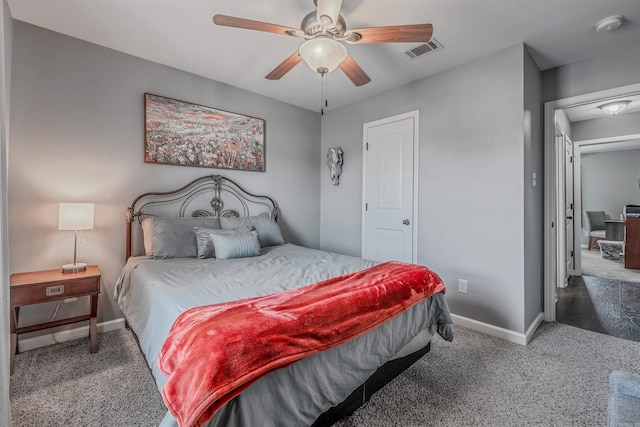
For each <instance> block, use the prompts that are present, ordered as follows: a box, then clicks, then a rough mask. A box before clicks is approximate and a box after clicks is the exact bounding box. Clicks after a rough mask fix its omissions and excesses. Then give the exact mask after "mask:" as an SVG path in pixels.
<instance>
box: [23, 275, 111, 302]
mask: <svg viewBox="0 0 640 427" xmlns="http://www.w3.org/2000/svg"><path fill="white" fill-rule="evenodd" d="M95 292H100V280H99V279H96V278H95V277H85V278H81V279H75V280H64V281H55V282H49V283H38V284H34V285H23V286H20V287H14V288H11V305H23V304H26V303H28V304H35V303H38V302H46V301H53V300H58V299H60V298H73V297H78V296H83V295H89V294H92V293H95Z"/></svg>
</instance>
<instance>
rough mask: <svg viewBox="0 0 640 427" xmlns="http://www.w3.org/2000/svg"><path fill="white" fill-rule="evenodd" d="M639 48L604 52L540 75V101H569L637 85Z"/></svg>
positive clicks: (639, 64)
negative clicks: (576, 97) (581, 96)
mask: <svg viewBox="0 0 640 427" xmlns="http://www.w3.org/2000/svg"><path fill="white" fill-rule="evenodd" d="M638 70H640V44H638V43H633V44H630V45H629V46H628V48H627V49H626V50H619V51H616V52H605V53H603V54H601V55H597V56H596V57H594V58H590V59H585V60H583V61H577V62H574V63H572V64H567V65H563V66H562V67H556V68H552V69H550V70H546V71H544V72H543V73H542V82H543V101H544V102H547V101H553V100H556V99H562V98H569V97H572V96H577V95H583V94H587V93H591V92H597V91H601V90H605V89H612V88H616V87H621V86H627V85H631V84H635V83H638V82H640V77H639V76H638Z"/></svg>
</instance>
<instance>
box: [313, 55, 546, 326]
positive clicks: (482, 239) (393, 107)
mask: <svg viewBox="0 0 640 427" xmlns="http://www.w3.org/2000/svg"><path fill="white" fill-rule="evenodd" d="M524 61H525V60H524V47H523V46H522V45H519V46H515V47H512V48H509V49H506V50H502V51H500V52H498V53H495V54H493V55H489V56H487V57H484V58H481V59H479V60H476V61H473V62H470V63H467V64H464V65H461V66H458V67H456V68H453V69H450V70H447V71H445V72H442V73H439V74H436V75H434V76H431V77H428V78H425V79H422V80H418V81H416V82H413V83H411V84H408V85H405V86H402V87H400V88H397V89H393V90H391V91H388V92H386V93H384V94H381V95H379V96H375V97H372V98H370V99H367V100H366V101H363V102H359V103H356V104H353V105H350V106H346V107H343V108H340V109H336V110H333V111H329V112H328V113H325V116H324V118H323V121H322V152H323V153H324V152H326V150H327V149H328V148H329V147H331V146H335V145H341V146H342V148H343V149H344V152H345V158H344V167H343V174H342V177H341V178H340V185H339V186H338V187H334V186H333V185H331V183H330V182H329V179H328V178H327V176H326V171H324V173H323V177H322V214H321V218H322V226H321V247H322V248H323V249H326V250H332V251H337V252H341V253H346V254H350V255H355V256H358V255H360V253H361V247H360V246H361V227H362V217H361V215H362V214H361V200H362V191H361V190H362V126H363V124H364V123H367V122H370V121H374V120H378V119H381V118H384V117H390V116H393V115H396V114H400V113H404V112H407V111H412V110H419V111H420V129H419V133H420V157H419V213H418V230H419V232H418V263H420V264H424V265H427V266H430V267H431V268H433V269H434V270H435V271H436V272H438V274H440V275H441V277H442V278H443V280H444V281H445V284H446V285H447V286H448V287H449V289H448V291H447V301H448V302H449V305H450V307H451V310H452V312H453V313H455V314H458V315H462V316H465V317H468V318H471V319H475V320H478V321H481V322H486V323H489V324H493V325H496V326H499V327H503V328H506V329H509V330H512V331H517V332H524V331H525V329H526V327H525V326H526V325H525V317H524V313H525V305H524V299H525V290H524V274H525V270H524V261H525V259H524V256H525V254H524V246H525V243H527V244H529V242H525V241H524V239H525V226H524V222H525V220H524V218H525V215H524V208H525V195H524V192H523V187H524V186H525V183H524V176H525V173H526V174H529V171H530V170H531V169H532V168H537V167H539V165H538V162H539V161H540V159H538V156H539V155H540V149H539V148H536V149H533V148H532V147H529V148H530V151H529V153H528V154H527V155H526V157H527V168H526V172H525V141H524V131H523V121H524V117H523V110H524V94H523V92H524V87H523V79H524ZM527 68H528V70H529V71H528V73H529V72H530V71H531V64H528V65H527ZM535 86H536V85H535V84H532V86H530V88H529V89H528V90H532V91H535ZM528 102H530V103H532V104H534V103H535V96H533V95H531V96H529V97H528ZM530 110H531V111H532V112H533V114H535V110H536V108H531V109H530ZM531 117H532V119H534V118H535V116H534V115H532V116H531ZM536 126H537V127H541V126H542V125H541V123H533V127H536ZM538 132H539V130H538ZM530 137H531V138H532V139H531V140H532V141H533V139H537V138H538V136H536V135H535V133H532V134H531V135H530ZM536 144H537V142H536ZM541 175H542V170H540V171H539V173H538V176H541ZM537 188H538V190H536V192H537V191H542V186H539V187H537ZM539 197H540V196H539V195H537V193H536V195H534V193H533V192H531V193H530V194H528V196H527V198H529V199H530V200H529V202H527V203H528V204H534V205H535V204H537V203H538V202H537V200H538V199H539ZM539 209H540V212H539V214H538V215H539V216H540V217H541V216H542V206H539ZM536 216H537V215H533V216H531V217H528V218H530V219H531V224H529V225H528V226H527V227H528V228H527V229H528V231H527V233H531V232H533V231H534V230H536V229H537V228H538V227H539V226H540V225H539V221H540V219H537V218H535V217H536ZM533 238H534V239H536V238H537V239H539V240H540V241H542V233H541V232H540V233H539V234H538V236H537V237H533ZM534 245H535V246H538V247H539V245H541V242H540V243H534ZM537 251H538V249H537V248H534V249H532V252H537ZM541 256H542V254H541V253H540V254H539V255H538V256H537V257H536V259H534V261H533V263H534V265H536V266H537V265H538V264H539V263H540V259H541ZM459 278H463V279H467V280H468V281H469V282H468V293H467V294H462V293H459V292H458V291H457V281H458V279H459ZM535 280H536V279H533V280H532V283H531V286H532V287H533V289H535V288H536V286H537V289H535V291H536V293H539V292H541V291H540V290H541V289H542V282H541V281H540V282H539V283H537V284H534V283H533V281H535ZM527 292H528V291H527ZM537 299H539V296H536V300H537ZM536 304H537V305H538V307H537V311H538V313H540V312H541V311H542V305H541V304H538V303H537V302H536ZM527 311H529V310H527ZM527 317H529V316H527Z"/></svg>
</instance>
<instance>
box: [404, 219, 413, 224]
mask: <svg viewBox="0 0 640 427" xmlns="http://www.w3.org/2000/svg"><path fill="white" fill-rule="evenodd" d="M402 223H403V224H404V225H409V224H411V221H409V220H408V219H405V220H404V221H402Z"/></svg>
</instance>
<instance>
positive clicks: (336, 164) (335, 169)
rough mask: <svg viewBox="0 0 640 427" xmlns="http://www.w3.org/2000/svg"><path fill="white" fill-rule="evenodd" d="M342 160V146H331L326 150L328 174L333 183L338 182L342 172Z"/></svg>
mask: <svg viewBox="0 0 640 427" xmlns="http://www.w3.org/2000/svg"><path fill="white" fill-rule="evenodd" d="M343 161H344V151H342V147H331V148H329V150H327V160H326V163H327V166H329V174H330V176H331V183H332V184H333V185H339V184H340V175H341V174H342V163H343Z"/></svg>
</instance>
